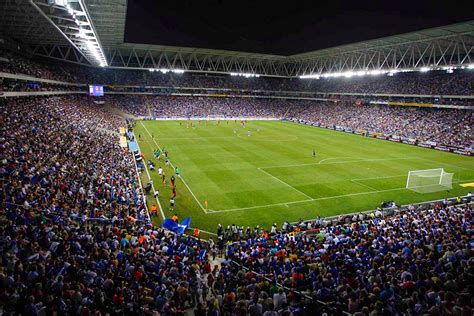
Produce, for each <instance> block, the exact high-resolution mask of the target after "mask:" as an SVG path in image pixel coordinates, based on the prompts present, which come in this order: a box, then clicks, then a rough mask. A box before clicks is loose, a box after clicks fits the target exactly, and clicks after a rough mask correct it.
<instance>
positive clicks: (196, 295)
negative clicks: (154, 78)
mask: <svg viewBox="0 0 474 316" xmlns="http://www.w3.org/2000/svg"><path fill="white" fill-rule="evenodd" d="M167 100H169V104H168V103H167V105H164V103H160V104H159V106H160V107H166V108H168V107H169V108H171V107H173V106H174V108H175V109H176V108H179V109H180V111H184V110H183V109H181V108H182V107H184V105H183V104H180V105H179V107H176V104H177V102H176V100H173V98H168V99H167ZM183 100H186V99H182V100H181V102H184V101H183ZM216 100H226V99H216ZM236 100H239V99H235V100H234V101H232V102H236V103H230V101H229V103H226V104H221V103H219V102H217V101H216V102H217V103H213V104H212V105H210V107H209V108H206V109H207V110H205V111H204V112H203V113H204V114H207V113H209V112H206V111H208V110H209V111H218V110H219V109H221V107H224V111H219V113H225V114H226V115H235V114H236V113H239V114H240V115H244V114H245V113H253V114H254V113H258V115H264V116H277V115H284V114H285V113H286V112H288V111H291V110H292V109H293V107H298V106H300V105H295V104H290V105H288V104H287V103H286V102H284V103H278V102H280V101H275V103H274V104H271V105H269V106H267V104H265V103H262V104H260V103H258V104H257V103H253V104H251V105H247V107H248V108H249V109H246V110H241V109H240V107H242V104H247V103H238V102H243V101H236ZM141 101H143V100H137V101H136V102H137V103H138V102H141ZM155 101H156V100H155ZM191 101H193V99H191V100H188V101H186V102H191ZM165 102H167V101H165ZM127 103H128V102H127ZM207 103H208V102H207V101H206V100H203V101H202V104H200V106H204V104H207ZM315 106H317V107H324V106H328V105H327V104H317V105H315ZM260 107H264V109H260ZM0 108H1V111H2V116H1V121H0V122H1V136H0V137H1V140H2V142H1V148H2V153H1V169H0V175H1V178H2V186H3V190H2V192H1V200H2V208H1V210H0V222H1V224H2V225H0V284H1V285H0V298H1V299H0V308H1V310H2V313H4V314H9V313H13V314H22V315H50V314H52V315H54V314H56V315H62V314H76V315H105V314H138V315H159V314H163V315H181V314H184V313H185V312H186V311H194V314H195V315H215V316H218V315H255V316H259V315H264V316H274V315H278V316H286V315H289V316H290V315H315V314H321V313H323V312H325V313H327V314H330V315H339V314H341V313H342V311H347V312H349V313H353V314H355V315H361V316H362V315H364V316H365V315H367V316H369V315H370V316H376V315H394V314H413V315H415V314H423V313H429V314H432V315H436V314H443V313H444V314H452V315H470V314H472V305H473V303H474V302H472V297H473V291H474V289H473V287H472V284H474V282H473V277H474V260H473V258H472V253H471V251H472V249H471V248H472V246H471V243H472V241H471V237H472V236H471V235H472V208H471V207H470V206H467V205H466V206H462V205H457V206H449V205H443V204H439V205H436V206H435V207H434V208H430V209H415V208H409V209H408V210H406V211H403V212H401V213H397V214H396V215H393V216H389V217H385V218H382V217H380V216H377V215H376V216H373V217H370V218H369V219H368V220H366V219H361V220H360V221H353V222H352V223H348V224H327V222H324V221H319V220H316V221H314V222H313V224H312V226H311V229H310V230H309V231H306V232H305V234H298V233H297V231H291V229H289V228H288V226H286V227H285V228H284V229H282V230H277V227H276V225H274V227H272V229H271V230H269V231H268V232H267V231H264V230H263V229H260V228H257V230H254V231H251V232H249V233H248V236H244V239H242V238H237V239H242V240H240V241H238V242H236V243H229V244H227V245H225V244H224V243H223V240H222V238H219V240H218V242H217V243H214V242H213V241H212V240H209V241H203V240H200V239H197V238H193V237H187V236H178V235H175V234H173V233H171V232H167V231H165V230H163V229H161V228H158V227H153V226H152V225H151V223H150V222H149V221H147V214H146V208H145V205H144V203H143V202H144V199H143V191H142V188H140V186H139V183H138V182H139V181H138V178H137V173H136V170H135V167H134V163H133V156H132V155H131V154H130V153H128V152H127V151H126V150H125V149H123V148H121V147H119V145H118V143H119V141H118V140H119V139H118V136H119V134H118V133H117V131H118V128H119V127H123V126H125V125H126V122H125V121H124V119H122V118H121V117H119V116H116V115H114V114H112V113H110V112H108V111H106V110H105V108H104V105H103V104H102V102H97V101H96V99H93V98H89V97H86V96H67V97H47V98H45V97H44V98H38V97H37V98H8V99H6V100H4V101H2V103H1V104H0ZM255 108H257V109H255ZM304 108H306V106H304ZM194 111H199V109H198V108H194V109H193V111H191V112H186V113H187V114H188V115H190V114H193V113H195V112H194ZM242 111H243V112H242ZM246 111H248V112H246ZM163 113H165V112H163ZM166 115H168V114H166ZM91 219H92V220H91ZM93 219H107V220H108V221H107V223H106V224H99V223H98V221H95V220H93ZM233 230H234V228H231V232H233ZM227 234H230V233H229V231H228V232H227ZM218 235H219V237H221V236H222V230H221V229H218ZM245 237H247V238H245ZM224 248H225V251H224V254H225V255H224V257H223V258H220V259H219V258H218V256H219V251H218V249H222V250H224ZM215 259H218V260H217V261H215Z"/></svg>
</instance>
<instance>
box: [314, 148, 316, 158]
mask: <svg viewBox="0 0 474 316" xmlns="http://www.w3.org/2000/svg"><path fill="white" fill-rule="evenodd" d="M313 158H316V150H315V149H314V148H313Z"/></svg>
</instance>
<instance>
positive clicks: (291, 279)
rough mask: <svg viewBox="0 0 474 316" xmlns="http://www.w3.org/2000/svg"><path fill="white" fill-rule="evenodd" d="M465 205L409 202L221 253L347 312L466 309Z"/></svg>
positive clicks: (468, 244) (468, 251) (468, 217)
mask: <svg viewBox="0 0 474 316" xmlns="http://www.w3.org/2000/svg"><path fill="white" fill-rule="evenodd" d="M472 215H473V210H472V207H471V206H468V205H459V206H448V205H443V204H442V203H439V204H437V205H435V207H434V208H429V209H419V208H415V207H410V208H409V209H408V210H406V211H401V212H400V213H397V214H396V215H392V216H388V217H381V216H371V218H370V219H369V220H365V221H357V220H356V221H354V222H352V223H348V224H340V225H325V224H324V221H323V220H317V221H315V222H314V223H313V226H312V230H311V231H307V232H306V233H305V234H287V233H284V232H279V231H273V232H270V234H267V235H265V236H261V237H254V238H248V239H244V240H241V241H240V242H237V243H233V244H231V245H229V246H228V247H227V256H228V258H229V259H232V260H234V261H236V262H238V263H240V264H242V265H243V266H245V267H247V268H249V270H250V271H253V275H252V276H254V275H262V276H266V277H268V278H269V279H271V280H277V282H278V283H279V284H282V285H284V286H285V287H287V288H290V289H292V290H294V291H300V292H303V293H305V294H306V295H308V296H311V297H312V298H313V299H314V300H317V301H322V302H325V303H326V304H331V305H334V304H335V305H336V306H342V307H343V308H342V309H343V310H345V311H347V312H349V313H351V314H353V315H360V316H362V315H470V314H472V312H473V310H472V306H473V304H474V301H473V297H474V296H473V294H474V287H473V284H474V282H473V281H474V258H473V256H472V239H471V237H472Z"/></svg>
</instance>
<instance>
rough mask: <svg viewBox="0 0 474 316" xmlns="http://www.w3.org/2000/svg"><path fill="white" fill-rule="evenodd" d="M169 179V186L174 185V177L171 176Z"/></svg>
mask: <svg viewBox="0 0 474 316" xmlns="http://www.w3.org/2000/svg"><path fill="white" fill-rule="evenodd" d="M170 181H171V186H172V187H174V181H175V177H174V176H171V178H170Z"/></svg>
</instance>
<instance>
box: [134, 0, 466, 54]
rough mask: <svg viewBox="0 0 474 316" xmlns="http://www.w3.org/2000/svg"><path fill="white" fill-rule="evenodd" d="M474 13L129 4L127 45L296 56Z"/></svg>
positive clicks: (157, 1) (369, 4)
mask: <svg viewBox="0 0 474 316" xmlns="http://www.w3.org/2000/svg"><path fill="white" fill-rule="evenodd" d="M280 3H284V4H285V5H283V4H280ZM473 12H474V2H473V1H465V0H451V1H447V0H445V1H437V0H430V1H426V0H411V1H406V0H399V1H397V0H372V1H369V0H332V1H317V0H314V1H285V2H280V1H267V0H253V1H244V0H234V1H227V0H194V1H192V0H187V1H183V0H172V1H168V0H166V1H162V0H129V1H128V11H127V19H126V26H125V42H127V43H140V44H159V45H170V46H184V47H198V48H214V49H226V50H236V51H244V52H255V53H267V54H276V55H291V54H296V53H303V52H308V51H312V50H317V49H321V48H327V47H333V46H337V45H342V44H350V43H355V42H359V41H364V40H370V39H374V38H379V37H384V36H390V35H395V34H400V33H406V32H411V31H418V30H421V29H425V28H430V27H436V26H443V25H447V24H452V23H457V22H463V21H468V20H471V19H472V18H473V14H472V13H473Z"/></svg>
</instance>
